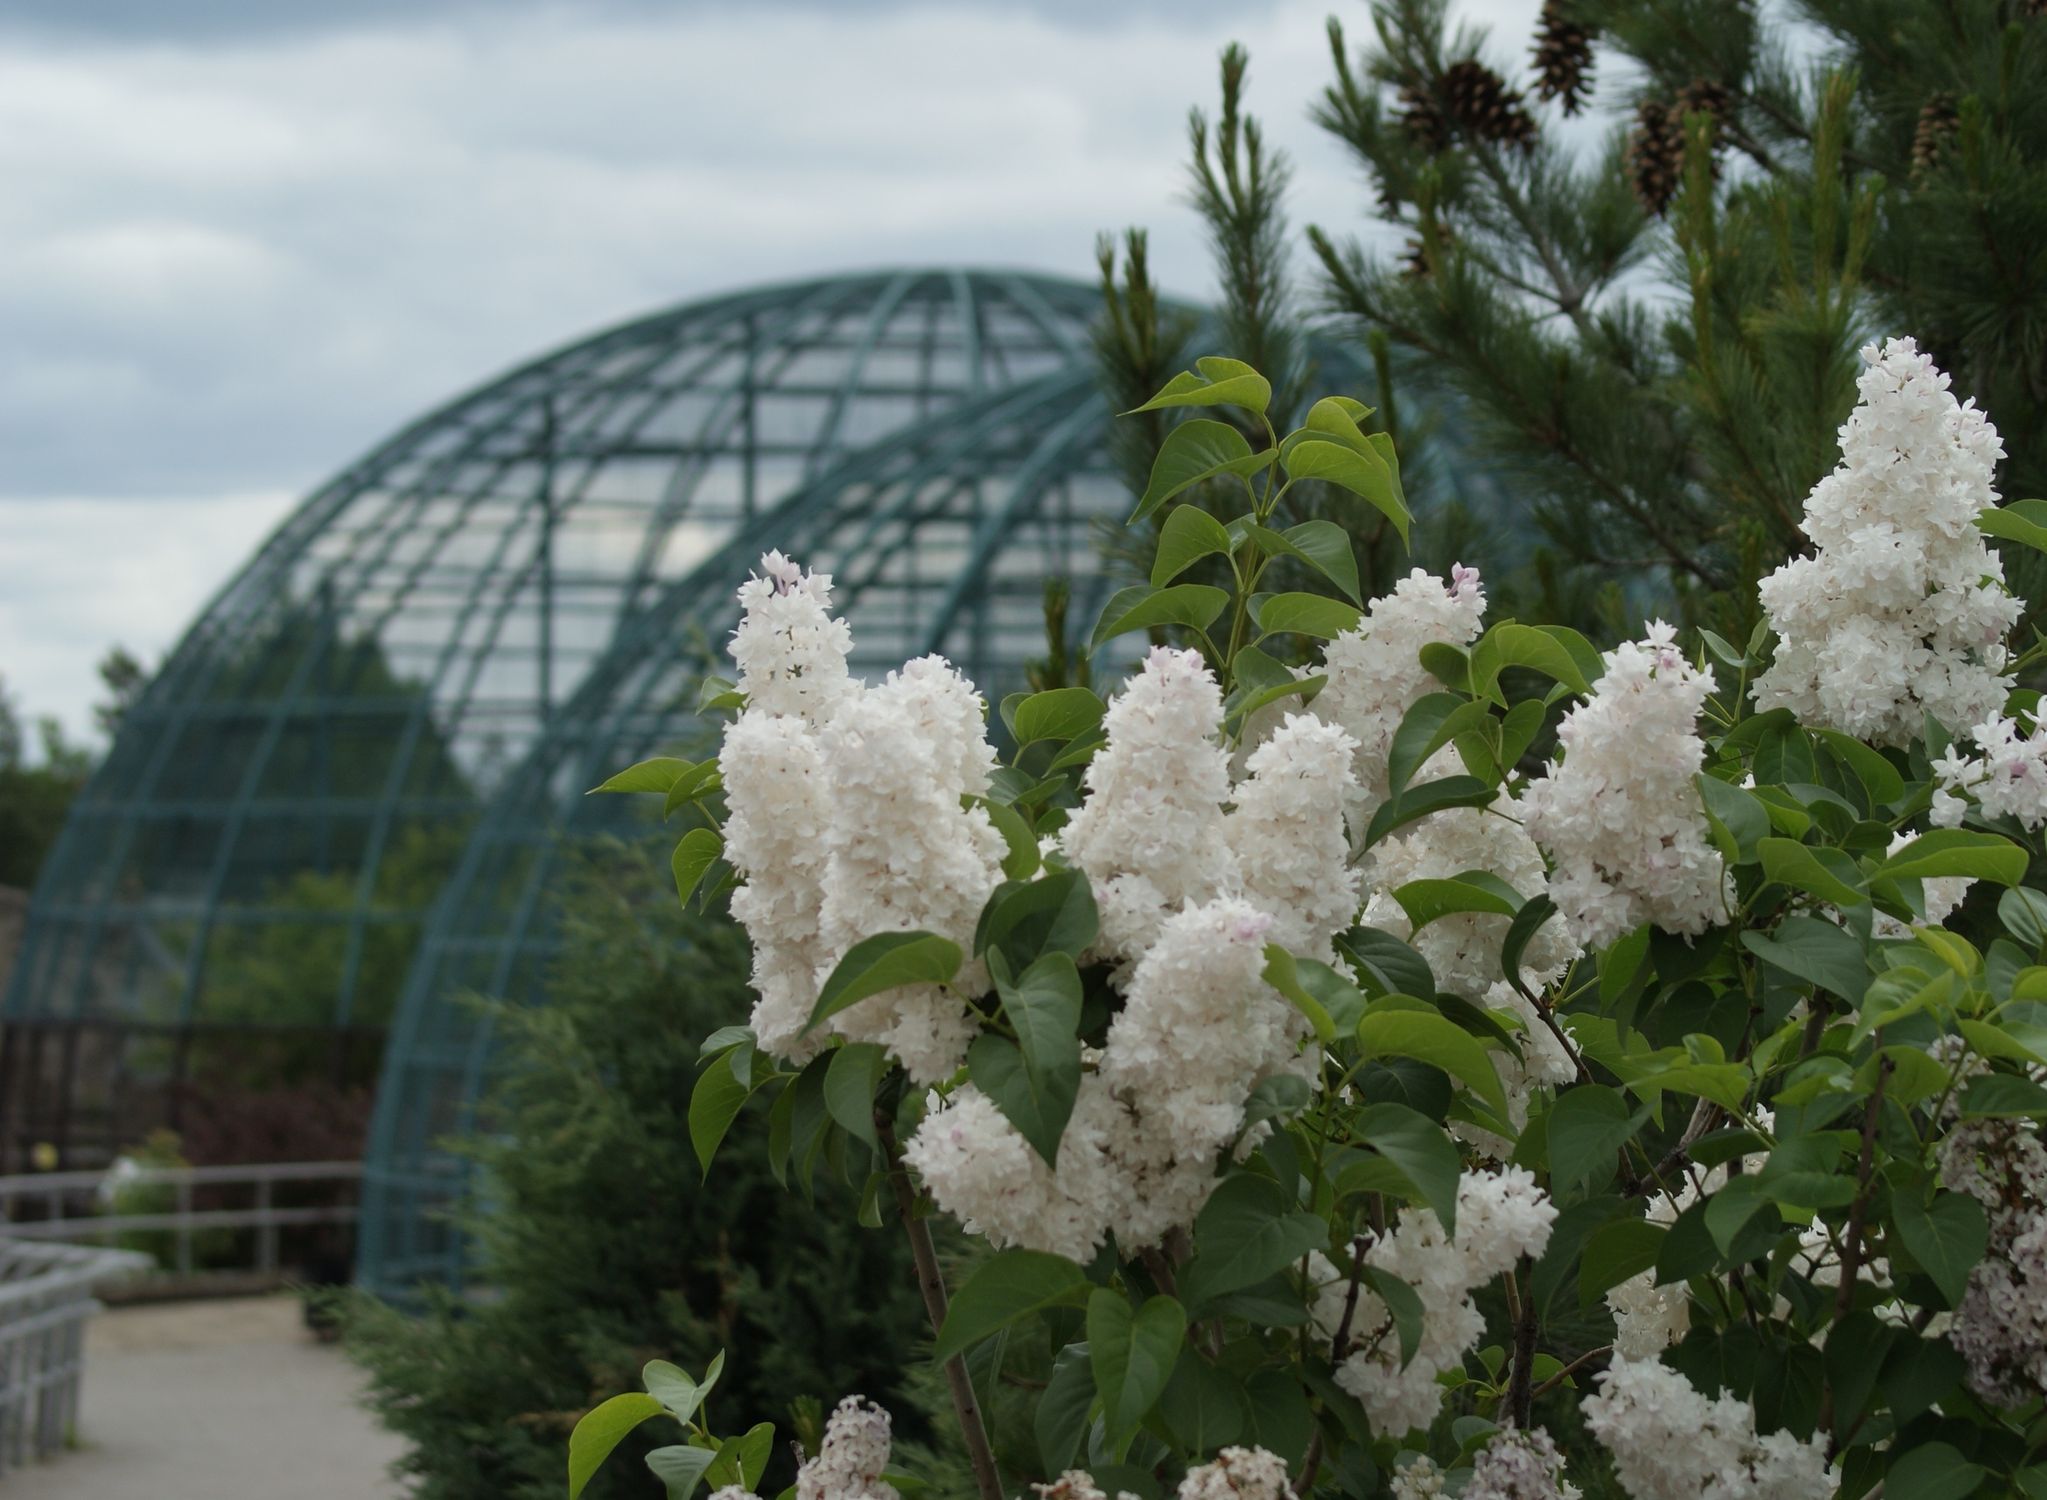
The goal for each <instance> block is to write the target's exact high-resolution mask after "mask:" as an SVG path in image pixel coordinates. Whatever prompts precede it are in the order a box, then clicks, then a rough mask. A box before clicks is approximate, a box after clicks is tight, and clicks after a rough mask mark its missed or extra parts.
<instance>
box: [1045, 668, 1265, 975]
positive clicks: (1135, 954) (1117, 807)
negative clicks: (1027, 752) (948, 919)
mask: <svg viewBox="0 0 2047 1500" xmlns="http://www.w3.org/2000/svg"><path fill="white" fill-rule="evenodd" d="M1222 718H1223V700H1222V689H1221V687H1220V686H1219V685H1218V684H1217V682H1216V680H1215V674H1214V673H1213V672H1211V671H1209V670H1208V668H1207V666H1206V665H1205V664H1203V662H1202V660H1201V657H1200V655H1199V654H1198V653H1196V652H1193V651H1175V650H1172V649H1171V648H1169V647H1165V646H1158V647H1154V648H1153V650H1152V652H1151V654H1150V655H1149V656H1148V657H1146V658H1145V661H1144V666H1143V668H1142V670H1140V671H1139V672H1138V674H1137V675H1136V676H1135V677H1133V678H1131V679H1130V681H1129V682H1128V683H1126V684H1125V685H1124V688H1123V691H1122V692H1120V693H1118V694H1117V695H1116V696H1115V698H1114V699H1113V700H1111V701H1110V703H1109V707H1108V711H1107V712H1106V713H1105V714H1104V715H1103V716H1102V727H1103V729H1104V731H1105V732H1106V734H1107V735H1108V740H1107V743H1106V744H1104V745H1103V746H1102V748H1101V749H1100V750H1098V751H1097V752H1096V753H1095V757H1094V759H1093V760H1092V761H1091V762H1089V764H1088V768H1087V773H1086V781H1087V790H1088V795H1087V799H1086V800H1085V801H1084V802H1083V803H1082V804H1081V805H1080V807H1079V808H1078V809H1077V810H1076V811H1075V812H1074V814H1073V816H1072V817H1071V818H1070V819H1069V820H1068V821H1067V824H1066V827H1065V829H1064V830H1063V831H1062V832H1061V834H1060V849H1061V850H1062V852H1063V853H1064V854H1065V857H1066V859H1067V861H1068V863H1070V864H1071V865H1072V866H1073V867H1074V868H1075V869H1077V870H1080V871H1083V872H1084V873H1085V874H1086V875H1087V877H1088V883H1089V885H1090V886H1092V887H1093V890H1094V896H1095V906H1096V908H1097V909H1098V910H1099V911H1100V913H1101V919H1102V933H1101V939H1100V946H1101V952H1102V956H1103V957H1105V958H1109V959H1112V960H1115V961H1118V962H1124V963H1134V962H1135V961H1136V960H1137V959H1139V958H1141V957H1142V956H1143V955H1144V952H1145V950H1146V949H1147V948H1149V947H1150V946H1151V944H1152V940H1153V939H1154V938H1155V937H1156V936H1157V934H1158V930H1159V925H1160V924H1161V923H1162V922H1163V921H1164V920H1165V918H1166V916H1167V914H1168V913H1170V912H1176V911H1179V910H1180V909H1181V908H1182V907H1183V906H1185V905H1186V904H1187V903H1188V902H1190V901H1194V902H1200V901H1206V900H1209V899H1210V898H1212V897H1214V896H1216V895H1218V894H1220V893H1221V892H1222V891H1223V890H1224V889H1226V888H1227V886H1228V885H1229V884H1230V882H1231V877H1232V876H1233V874H1234V869H1233V866H1234V863H1235V860H1234V857H1233V856H1232V855H1231V853H1230V847H1229V841H1228V838H1227V836H1226V834H1225V833H1224V830H1223V824H1224V813H1223V804H1224V803H1226V802H1228V801H1229V798H1230V768H1229V755H1228V752H1226V751H1225V750H1224V749H1223V747H1222V739H1221V731H1222Z"/></svg>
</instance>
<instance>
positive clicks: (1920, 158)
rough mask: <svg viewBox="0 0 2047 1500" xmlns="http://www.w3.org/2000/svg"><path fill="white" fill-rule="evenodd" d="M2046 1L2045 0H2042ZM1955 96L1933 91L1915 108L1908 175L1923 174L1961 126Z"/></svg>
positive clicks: (1935, 162)
mask: <svg viewBox="0 0 2047 1500" xmlns="http://www.w3.org/2000/svg"><path fill="white" fill-rule="evenodd" d="M2042 3H2043V4H2047V0H2042ZM1961 120H1962V117H1961V114H1960V112H1959V111H1957V110H1956V108H1955V96H1954V95H1953V94H1948V93H1940V94H1935V95H1934V96H1933V97H1932V98H1931V99H1928V100H1927V101H1926V103H1925V104H1924V105H1922V106H1921V107H1920V110H1919V124H1918V126H1917V128H1915V129H1914V130H1913V132H1912V176H1913V178H1914V179H1915V180H1916V179H1918V178H1921V177H1924V176H1925V175H1926V174H1927V173H1928V172H1931V171H1932V170H1933V169H1934V167H1936V166H1937V165H1939V163H1940V154H1941V152H1942V151H1943V150H1944V149H1945V148H1946V146H1947V143H1948V142H1949V141H1950V140H1951V139H1952V138H1953V137H1954V133H1955V131H1956V130H1958V129H1959V128H1960V127H1961Z"/></svg>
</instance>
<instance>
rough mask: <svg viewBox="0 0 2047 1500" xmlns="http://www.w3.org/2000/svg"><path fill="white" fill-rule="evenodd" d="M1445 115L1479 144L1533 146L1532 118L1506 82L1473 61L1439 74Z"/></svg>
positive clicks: (1455, 64)
mask: <svg viewBox="0 0 2047 1500" xmlns="http://www.w3.org/2000/svg"><path fill="white" fill-rule="evenodd" d="M1443 100H1444V105H1445V110H1446V113H1448V115H1449V117H1450V118H1451V119H1452V120H1454V121H1456V122H1457V124H1459V125H1461V126H1463V127H1464V129H1466V130H1468V131H1470V132H1471V134H1473V135H1475V136H1477V137H1478V138H1479V139H1480V140H1482V141H1492V142H1495V143H1497V144H1503V145H1509V146H1519V147H1520V148H1521V149H1522V150H1524V151H1525V150H1528V149H1530V148H1531V147H1533V146H1534V145H1535V135H1536V130H1535V117H1534V116H1533V115H1531V114H1529V113H1528V109H1527V106H1526V105H1524V104H1523V103H1522V102H1521V96H1520V94H1518V93H1516V92H1515V91H1514V90H1512V89H1510V88H1508V87H1507V84H1506V80H1505V79H1503V78H1501V77H1500V75H1499V74H1497V73H1495V72H1494V71H1493V70H1492V69H1491V68H1488V67H1487V66H1486V65H1485V64H1484V63H1482V62H1479V61H1478V60H1477V59H1476V58H1466V59H1465V60H1464V61H1463V62H1457V63H1452V64H1451V65H1450V66H1449V68H1448V69H1446V70H1445V71H1444V73H1443Z"/></svg>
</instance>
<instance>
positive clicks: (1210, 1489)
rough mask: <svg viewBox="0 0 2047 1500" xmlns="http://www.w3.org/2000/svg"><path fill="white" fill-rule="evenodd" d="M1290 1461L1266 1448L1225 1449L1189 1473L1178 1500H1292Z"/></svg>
mask: <svg viewBox="0 0 2047 1500" xmlns="http://www.w3.org/2000/svg"><path fill="white" fill-rule="evenodd" d="M1292 1495H1293V1489H1292V1487H1291V1486H1290V1485H1289V1484H1288V1483H1287V1471H1286V1461H1285V1460H1284V1459H1282V1458H1281V1457H1280V1456H1279V1455H1278V1454H1277V1453H1272V1452H1269V1451H1268V1450H1266V1449H1264V1448H1225V1449H1223V1450H1222V1451H1221V1452H1220V1453H1218V1454H1216V1456H1215V1461H1214V1462H1213V1463H1205V1464H1202V1465H1200V1466H1199V1467H1197V1468H1192V1469H1189V1470H1188V1471H1187V1476H1186V1478H1184V1479H1182V1480H1181V1481H1180V1488H1179V1490H1178V1492H1177V1500H1291V1497H1292Z"/></svg>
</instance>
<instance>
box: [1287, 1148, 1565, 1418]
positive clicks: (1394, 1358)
mask: <svg viewBox="0 0 2047 1500" xmlns="http://www.w3.org/2000/svg"><path fill="white" fill-rule="evenodd" d="M1556 1217H1557V1211H1556V1207H1555V1205H1554V1204H1552V1203H1551V1202H1550V1200H1549V1198H1548V1196H1547V1195H1546V1194H1545V1193H1544V1192H1543V1191H1542V1190H1541V1189H1540V1188H1539V1187H1537V1186H1536V1183H1535V1177H1534V1175H1533V1174H1532V1173H1530V1172H1528V1171H1527V1170H1526V1169H1524V1168H1521V1167H1505V1168H1502V1169H1501V1170H1500V1171H1498V1172H1467V1173H1465V1174H1464V1177H1463V1179H1462V1180H1461V1181H1460V1182H1459V1183H1458V1186H1457V1233H1456V1235H1455V1236H1454V1237H1453V1236H1451V1235H1447V1234H1445V1233H1444V1232H1443V1225H1442V1221H1441V1220H1439V1219H1438V1218H1437V1217H1436V1215H1435V1213H1434V1211H1433V1210H1430V1209H1426V1208H1422V1209H1414V1210H1411V1211H1410V1212H1409V1213H1407V1214H1406V1215H1405V1216H1404V1217H1403V1218H1402V1219H1401V1221H1400V1223H1399V1225H1398V1226H1397V1227H1396V1228H1395V1229H1394V1230H1393V1232H1392V1233H1390V1234H1388V1235H1386V1236H1384V1237H1383V1238H1381V1239H1379V1240H1378V1241H1376V1242H1375V1243H1373V1244H1372V1245H1370V1246H1368V1247H1367V1248H1366V1249H1365V1251H1364V1263H1365V1265H1367V1266H1369V1267H1371V1268H1373V1269H1374V1270H1378V1271H1382V1272H1385V1273H1386V1274H1388V1275H1391V1276H1393V1277H1396V1278H1397V1279H1399V1280H1401V1281H1404V1282H1406V1283H1407V1284H1408V1285H1409V1286H1410V1287H1412V1288H1413V1289H1414V1291H1415V1294H1416V1296H1417V1297H1418V1298H1419V1299H1420V1301H1421V1305H1422V1331H1421V1339H1420V1341H1419V1343H1418V1344H1417V1345H1416V1348H1415V1352H1414V1357H1413V1358H1412V1359H1411V1360H1409V1361H1408V1362H1407V1364H1406V1366H1405V1368H1403V1367H1402V1364H1401V1347H1400V1339H1399V1337H1398V1334H1397V1330H1396V1329H1395V1326H1394V1319H1393V1313H1392V1310H1391V1309H1390V1308H1388V1307H1387V1306H1386V1304H1385V1302H1384V1301H1383V1300H1382V1299H1381V1298H1380V1297H1379V1296H1378V1294H1377V1293H1375V1292H1374V1291H1373V1290H1372V1289H1371V1287H1370V1286H1369V1285H1368V1284H1363V1283H1360V1284H1358V1286H1357V1289H1356V1296H1355V1301H1353V1296H1352V1280H1351V1277H1350V1276H1349V1274H1348V1273H1346V1272H1344V1271H1342V1270H1340V1269H1338V1268H1337V1266H1336V1265H1335V1264H1334V1263H1332V1262H1331V1261H1330V1260H1329V1259H1328V1257H1326V1256H1324V1255H1322V1254H1321V1253H1320V1252H1316V1253H1314V1254H1311V1255H1310V1256H1309V1258H1308V1259H1309V1272H1310V1277H1311V1282H1312V1287H1311V1290H1312V1293H1313V1299H1314V1300H1313V1304H1312V1316H1313V1326H1314V1328H1315V1330H1316V1332H1317V1333H1318V1334H1319V1335H1320V1337H1321V1339H1322V1341H1323V1342H1325V1343H1328V1344H1329V1345H1331V1348H1332V1353H1334V1352H1335V1345H1336V1343H1337V1340H1338V1338H1339V1336H1341V1338H1342V1340H1343V1345H1344V1347H1343V1350H1342V1354H1341V1357H1340V1358H1338V1359H1337V1361H1336V1383H1337V1384H1338V1385H1339V1386H1341V1387H1342V1388H1343V1389H1344V1390H1345V1391H1347V1392H1349V1393H1350V1394H1351V1395H1352V1396H1355V1397H1356V1398H1357V1400H1358V1403H1359V1404H1360V1405H1361V1406H1363V1407H1364V1409H1365V1415H1366V1416H1367V1417H1369V1418H1370V1419H1371V1423H1372V1430H1373V1431H1374V1432H1376V1433H1378V1434H1379V1435H1381V1436H1383V1437H1398V1436H1400V1435H1401V1434H1403V1433H1406V1432H1409V1431H1411V1430H1413V1429H1415V1428H1418V1427H1426V1426H1428V1424H1429V1423H1430V1422H1432V1421H1434V1420H1435V1417H1436V1413H1437V1412H1438V1411H1439V1410H1441V1408H1442V1405H1443V1387H1442V1386H1441V1385H1440V1384H1439V1383H1438V1382H1437V1377H1438V1376H1440V1375H1442V1374H1443V1373H1444V1372H1445V1371H1447V1370H1452V1369H1455V1368H1457V1366H1458V1365H1459V1364H1461V1363H1462V1361H1463V1358H1464V1353H1465V1351H1466V1350H1467V1349H1469V1348H1471V1346H1472V1345H1473V1344H1475V1343H1477V1342H1478V1339H1479V1336H1480V1335H1481V1334H1483V1333H1484V1332H1485V1318H1484V1316H1483V1315H1482V1314H1481V1313H1480V1312H1479V1310H1478V1306H1477V1304H1476V1303H1475V1302H1473V1300H1472V1295H1471V1294H1472V1292H1473V1291H1474V1290H1476V1289H1477V1288H1478V1287H1479V1286H1480V1285H1481V1284H1483V1283H1484V1282H1486V1281H1489V1280H1491V1279H1492V1278H1493V1277H1495V1276H1498V1275H1500V1274H1502V1273H1503V1272H1505V1271H1507V1270H1509V1269H1511V1268H1512V1267H1513V1266H1514V1265H1515V1264H1516V1263H1517V1262H1519V1261H1520V1259H1521V1258H1522V1257H1523V1256H1524V1255H1526V1256H1539V1255H1541V1254H1542V1252H1543V1248H1544V1246H1546V1245H1547V1244H1548V1243H1549V1235H1550V1229H1551V1227H1552V1226H1553V1225H1554V1224H1555V1223H1556Z"/></svg>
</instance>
